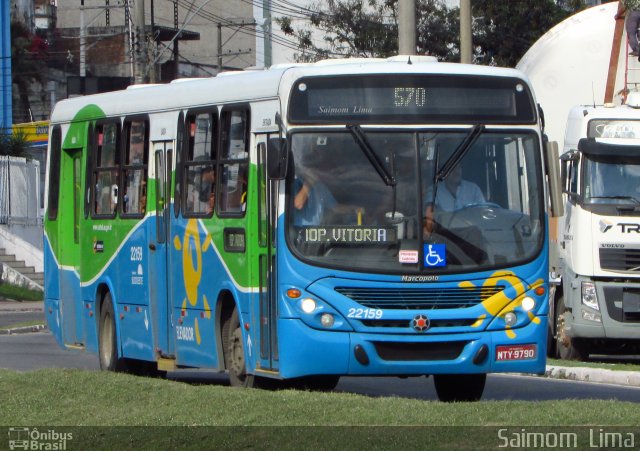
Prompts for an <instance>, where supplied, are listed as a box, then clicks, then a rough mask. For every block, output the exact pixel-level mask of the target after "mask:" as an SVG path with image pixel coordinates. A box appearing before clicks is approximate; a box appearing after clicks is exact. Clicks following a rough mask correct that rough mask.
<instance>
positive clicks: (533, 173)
mask: <svg viewBox="0 0 640 451" xmlns="http://www.w3.org/2000/svg"><path fill="white" fill-rule="evenodd" d="M469 131H470V129H468V128H467V129H458V130H432V131H431V130H430V131H414V132H409V131H379V130H372V129H364V130H361V132H362V133H364V134H365V135H366V141H367V146H368V147H369V150H370V151H371V152H374V153H375V158H371V157H370V156H369V157H367V155H366V152H363V150H362V148H361V143H359V142H358V138H357V137H356V136H355V135H354V133H353V132H352V131H348V130H345V131H332V132H325V131H323V132H313V133H311V132H298V133H294V134H292V136H291V150H292V154H293V162H294V164H293V171H291V172H292V173H291V175H290V177H289V179H288V187H287V192H288V194H289V204H288V205H287V224H288V233H287V239H288V242H289V246H290V247H291V248H292V250H293V251H294V253H295V254H296V255H298V256H299V257H300V258H301V259H303V260H306V261H308V262H311V263H314V264H318V265H322V266H327V267H334V268H343V269H347V270H354V271H372V272H385V273H402V274H405V273H414V272H415V273H430V274H433V273H448V272H467V271H477V270H483V269H491V268H495V267H503V266H505V265H507V264H509V265H517V264H519V263H523V262H525V261H527V260H529V259H531V258H533V257H534V256H535V255H537V253H538V252H539V251H540V248H541V246H542V242H543V235H544V230H543V228H542V227H543V226H542V224H543V205H544V203H543V201H542V196H543V191H544V189H543V186H542V185H541V180H542V176H541V173H540V166H541V164H540V161H539V147H538V146H539V144H538V138H537V136H536V134H535V133H533V132H531V133H528V132H519V133H513V132H505V131H496V130H484V129H478V130H477V131H476V132H475V133H477V134H478V136H476V137H475V138H474V140H473V142H470V143H469V144H468V149H466V150H465V152H463V153H462V154H461V155H460V159H459V161H458V163H457V164H456V165H455V166H453V167H452V168H450V171H448V175H447V176H446V177H444V178H443V179H442V180H441V181H439V182H437V186H436V185H435V184H436V180H437V177H436V175H437V174H442V165H444V164H445V163H446V162H447V161H450V160H449V159H450V157H451V156H452V155H453V154H454V152H456V149H459V148H460V147H461V143H463V142H464V141H465V140H468V139H469V138H468V137H469ZM377 164H381V165H383V166H384V170H382V171H381V170H380V168H376V165H377ZM381 172H382V173H383V174H388V175H389V176H390V177H391V178H392V179H393V180H394V181H395V183H385V180H384V177H381V176H380V173H381Z"/></svg>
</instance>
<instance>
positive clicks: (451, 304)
mask: <svg viewBox="0 0 640 451" xmlns="http://www.w3.org/2000/svg"><path fill="white" fill-rule="evenodd" d="M335 290H336V291H337V292H338V293H340V294H342V295H343V296H346V297H348V298H349V299H351V300H353V301H355V302H357V303H359V304H360V305H362V306H363V307H368V308H377V309H396V310H436V309H457V308H467V307H473V306H475V305H478V304H480V303H481V302H483V301H485V300H487V299H489V298H490V297H491V296H494V295H496V294H498V293H500V292H501V291H503V290H504V287H503V286H500V285H498V286H494V287H472V288H401V289H396V288H379V287H376V288H353V287H336V289H335Z"/></svg>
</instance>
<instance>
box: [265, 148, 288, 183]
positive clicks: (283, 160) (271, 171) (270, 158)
mask: <svg viewBox="0 0 640 451" xmlns="http://www.w3.org/2000/svg"><path fill="white" fill-rule="evenodd" d="M288 163H289V152H288V149H287V140H286V139H285V138H270V139H269V142H268V143H267V173H268V175H269V178H270V179H271V180H282V179H284V178H285V177H286V176H287V166H288Z"/></svg>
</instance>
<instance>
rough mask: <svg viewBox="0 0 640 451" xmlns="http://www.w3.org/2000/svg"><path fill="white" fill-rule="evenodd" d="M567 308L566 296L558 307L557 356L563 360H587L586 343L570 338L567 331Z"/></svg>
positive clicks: (560, 299)
mask: <svg viewBox="0 0 640 451" xmlns="http://www.w3.org/2000/svg"><path fill="white" fill-rule="evenodd" d="M566 312H567V307H566V305H565V304H564V296H560V298H559V299H558V305H557V306H556V315H555V316H556V318H555V320H556V340H555V342H556V354H557V355H558V357H559V358H561V359H562V360H586V358H587V357H588V356H589V354H588V352H587V350H586V348H585V346H584V343H582V342H581V341H580V339H579V338H575V337H570V336H568V335H567V334H566V331H565V314H566Z"/></svg>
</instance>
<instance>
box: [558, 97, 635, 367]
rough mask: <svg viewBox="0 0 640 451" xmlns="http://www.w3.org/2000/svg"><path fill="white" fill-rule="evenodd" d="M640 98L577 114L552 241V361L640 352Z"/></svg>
mask: <svg viewBox="0 0 640 451" xmlns="http://www.w3.org/2000/svg"><path fill="white" fill-rule="evenodd" d="M632 94H640V93H632ZM638 100H640V97H635V96H634V95H630V96H629V99H628V102H627V104H626V105H622V106H611V107H608V106H577V107H573V108H572V109H571V111H570V113H569V117H568V120H567V127H566V135H565V144H564V148H563V151H562V153H561V157H560V160H561V178H562V187H563V197H564V204H565V208H564V216H562V217H560V218H559V219H558V222H557V229H556V232H557V233H556V234H555V240H554V239H552V243H551V245H552V247H554V246H555V249H552V250H551V251H552V252H551V262H550V269H551V271H552V275H553V276H555V280H556V282H557V285H556V290H555V295H554V296H553V299H552V305H551V315H550V332H551V333H552V334H553V340H551V338H550V346H549V349H548V352H549V356H551V357H553V356H556V355H558V356H559V357H560V358H564V359H580V360H581V359H585V358H587V357H588V355H589V354H593V353H606V354H613V353H622V354H631V353H637V352H638V348H639V344H640V109H639V108H638V107H640V101H638ZM551 235H552V237H554V234H553V233H552V234H551Z"/></svg>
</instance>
